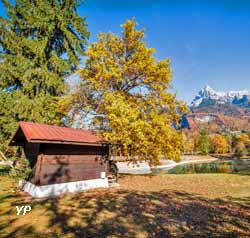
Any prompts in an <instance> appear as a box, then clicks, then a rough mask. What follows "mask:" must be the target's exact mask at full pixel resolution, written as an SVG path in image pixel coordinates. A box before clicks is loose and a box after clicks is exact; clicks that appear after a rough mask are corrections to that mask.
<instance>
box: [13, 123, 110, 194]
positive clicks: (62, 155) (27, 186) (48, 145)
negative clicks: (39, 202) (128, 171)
mask: <svg viewBox="0 0 250 238" xmlns="http://www.w3.org/2000/svg"><path fill="white" fill-rule="evenodd" d="M17 145H18V146H20V147H21V148H22V158H27V159H28V161H29V163H30V165H31V168H32V174H31V175H30V177H29V179H28V180H27V181H23V180H22V181H20V182H19V185H20V187H22V189H23V190H24V191H26V192H28V193H30V194H31V195H32V196H34V197H45V196H54V195H59V194H62V193H67V192H76V191H82V190H87V189H91V188H97V187H108V186H109V184H108V176H109V175H113V174H112V171H113V172H114V170H112V167H113V168H114V165H112V163H111V161H110V160H109V146H108V144H107V143H105V141H103V139H102V138H101V137H100V136H99V135H97V134H96V133H95V132H94V131H90V130H81V129H73V128H66V127H60V126H51V125H45V124H37V123H31V122H20V123H19V126H18V129H17V130H16V132H15V134H14V136H13V137H12V139H11V141H10V146H17Z"/></svg>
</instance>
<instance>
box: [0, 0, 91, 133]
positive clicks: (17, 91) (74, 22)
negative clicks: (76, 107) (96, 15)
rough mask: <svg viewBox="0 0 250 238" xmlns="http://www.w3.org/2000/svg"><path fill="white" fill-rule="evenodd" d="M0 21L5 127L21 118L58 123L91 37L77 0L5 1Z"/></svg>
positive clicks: (0, 117) (0, 111) (0, 125)
mask: <svg viewBox="0 0 250 238" xmlns="http://www.w3.org/2000/svg"><path fill="white" fill-rule="evenodd" d="M3 3H4V6H5V9H6V13H7V18H3V17H1V18H0V91H1V92H0V105H4V106H3V107H1V108H0V129H1V131H4V136H3V135H2V137H4V138H6V137H8V136H9V134H10V133H11V132H12V131H13V127H15V125H16V124H17V123H16V122H17V121H19V120H29V121H35V122H44V123H49V124H58V123H60V121H61V118H62V114H61V113H60V110H59V108H58V103H59V100H60V98H61V97H62V96H63V95H64V93H65V90H66V89H67V85H66V83H65V79H66V77H67V76H69V75H70V74H71V73H72V72H74V70H75V69H76V68H77V66H78V65H79V61H80V58H81V56H83V54H84V50H85V45H86V41H87V38H88V35H89V33H88V31H87V26H86V23H85V19H84V18H82V17H80V16H79V15H78V13H77V11H76V8H77V6H78V4H80V3H81V2H80V1H78V0H70V1H68V0H15V2H14V4H13V5H12V4H11V3H10V2H9V1H7V0H3Z"/></svg>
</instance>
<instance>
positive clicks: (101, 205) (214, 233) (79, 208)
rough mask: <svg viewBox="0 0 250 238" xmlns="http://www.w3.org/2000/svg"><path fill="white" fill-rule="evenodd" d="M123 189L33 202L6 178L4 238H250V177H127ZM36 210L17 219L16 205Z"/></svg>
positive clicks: (1, 200) (0, 204) (0, 201)
mask: <svg viewBox="0 0 250 238" xmlns="http://www.w3.org/2000/svg"><path fill="white" fill-rule="evenodd" d="M119 182H120V184H121V186H120V188H112V189H106V190H105V189H100V190H95V191H90V192H83V193H77V194H71V195H67V196H62V197H59V198H54V199H39V200H38V199H36V200H34V199H33V200H32V199H30V197H29V196H27V195H25V194H18V193H16V192H15V191H14V188H15V186H16V181H15V180H13V179H10V178H8V177H5V176H1V177H0V184H1V188H0V237H10V238H14V237H18V238H20V237H24V238H28V237H34V238H38V237H43V238H44V237H45V238H51V237H58V238H59V237H60V238H64V237H65V238H66V237H81V238H85V237H86V238H90V237H91V238H96V237H110V238H111V237H112V238H114V237H119V238H126V237H135V238H140V237H155V238H162V237H171V238H181V237H185V238H186V237H187V238H190V237H195V238H202V237H207V238H213V237H220V238H231V237H250V176H242V175H231V174H190V175H168V174H166V175H158V176H124V177H122V178H121V179H120V181H119ZM17 205H18V206H22V205H31V206H32V211H31V212H30V213H28V214H27V215H25V216H23V215H20V216H17V215H16V208H15V206H17Z"/></svg>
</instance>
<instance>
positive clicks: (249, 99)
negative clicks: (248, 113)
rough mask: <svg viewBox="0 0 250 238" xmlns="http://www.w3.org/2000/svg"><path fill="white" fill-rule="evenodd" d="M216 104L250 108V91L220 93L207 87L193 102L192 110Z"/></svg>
mask: <svg viewBox="0 0 250 238" xmlns="http://www.w3.org/2000/svg"><path fill="white" fill-rule="evenodd" d="M215 104H232V105H237V106H241V107H246V108H249V107H250V91H248V90H242V91H228V92H219V91H216V90H214V89H213V88H211V87H210V86H208V85H206V86H205V87H204V88H203V89H202V90H200V91H199V93H198V95H197V96H196V97H195V98H194V99H193V101H192V102H191V105H190V106H191V108H201V107H206V106H210V105H215Z"/></svg>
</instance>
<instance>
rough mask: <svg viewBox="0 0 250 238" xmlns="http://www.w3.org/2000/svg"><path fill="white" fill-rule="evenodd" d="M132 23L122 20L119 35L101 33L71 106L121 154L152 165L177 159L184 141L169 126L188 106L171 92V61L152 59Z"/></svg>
mask: <svg viewBox="0 0 250 238" xmlns="http://www.w3.org/2000/svg"><path fill="white" fill-rule="evenodd" d="M136 25H137V24H136V22H135V21H134V20H128V21H126V23H125V24H123V25H122V28H123V31H122V34H121V36H117V35H114V34H112V33H107V34H106V33H100V35H99V38H98V41H97V42H95V43H93V44H92V45H91V46H90V47H89V49H88V50H87V51H86V61H85V65H84V67H83V68H81V69H80V70H79V75H80V77H81V79H82V83H81V86H80V87H79V88H78V90H77V91H76V92H75V94H74V95H72V98H71V102H72V103H74V105H77V106H76V108H78V109H80V110H81V111H85V112H86V113H88V115H91V118H92V123H93V125H94V126H95V128H98V129H99V130H100V132H101V133H102V135H103V137H104V138H105V139H106V140H108V141H109V142H110V143H112V144H117V145H120V148H121V150H122V153H123V154H124V155H127V156H131V157H133V158H136V159H138V160H148V161H149V162H150V163H152V164H157V163H158V162H159V159H160V157H161V156H165V157H167V158H169V159H173V160H178V159H179V158H180V155H181V152H182V149H183V140H182V133H181V131H180V130H176V129H174V128H173V125H176V126H177V127H178V123H179V120H180V117H181V115H182V114H183V113H185V112H186V106H185V104H184V103H183V102H181V101H178V100H177V99H176V95H175V94H173V93H170V92H169V89H170V83H171V68H170V60H169V59H164V60H159V61H158V60H156V59H155V57H154V52H155V50H154V49H153V48H149V47H148V46H147V44H146V42H145V41H144V31H143V30H137V29H136Z"/></svg>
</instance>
